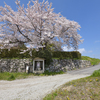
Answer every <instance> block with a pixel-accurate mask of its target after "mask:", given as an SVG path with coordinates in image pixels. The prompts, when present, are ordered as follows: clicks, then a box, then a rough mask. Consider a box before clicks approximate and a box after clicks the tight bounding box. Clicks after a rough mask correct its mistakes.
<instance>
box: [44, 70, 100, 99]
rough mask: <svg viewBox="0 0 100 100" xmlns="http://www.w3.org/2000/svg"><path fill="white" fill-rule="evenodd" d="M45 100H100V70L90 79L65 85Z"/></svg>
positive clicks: (82, 79)
mask: <svg viewBox="0 0 100 100" xmlns="http://www.w3.org/2000/svg"><path fill="white" fill-rule="evenodd" d="M43 100H100V69H99V70H97V71H94V73H93V74H92V75H91V76H89V77H86V78H81V79H78V80H73V81H70V82H68V83H66V84H64V85H63V86H61V87H59V88H58V89H57V90H56V91H54V92H52V93H51V94H48V95H47V96H46V97H45V98H44V99H43Z"/></svg>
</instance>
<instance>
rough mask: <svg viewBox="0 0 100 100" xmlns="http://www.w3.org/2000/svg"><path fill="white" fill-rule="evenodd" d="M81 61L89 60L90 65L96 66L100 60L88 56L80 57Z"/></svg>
mask: <svg viewBox="0 0 100 100" xmlns="http://www.w3.org/2000/svg"><path fill="white" fill-rule="evenodd" d="M81 59H82V60H89V61H90V62H91V65H97V64H99V63H100V59H97V58H91V57H88V56H82V57H81Z"/></svg>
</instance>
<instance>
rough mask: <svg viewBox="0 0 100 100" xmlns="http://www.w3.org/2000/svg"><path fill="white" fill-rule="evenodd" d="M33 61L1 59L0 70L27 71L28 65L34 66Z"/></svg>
mask: <svg viewBox="0 0 100 100" xmlns="http://www.w3.org/2000/svg"><path fill="white" fill-rule="evenodd" d="M31 61H32V60H31V59H0V72H25V71H26V65H29V66H32V62H31ZM31 70H32V69H31Z"/></svg>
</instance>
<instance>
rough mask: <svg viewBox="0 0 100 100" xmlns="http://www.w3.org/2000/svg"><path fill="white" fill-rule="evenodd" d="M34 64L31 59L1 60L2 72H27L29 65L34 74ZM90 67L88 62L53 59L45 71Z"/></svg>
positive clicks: (0, 68)
mask: <svg viewBox="0 0 100 100" xmlns="http://www.w3.org/2000/svg"><path fill="white" fill-rule="evenodd" d="M32 62H33V61H32V60H31V59H0V72H25V71H26V65H29V66H30V72H33V65H32ZM89 66H91V63H90V61H86V60H71V59H63V60H57V59H53V62H52V63H51V64H50V65H49V66H47V68H45V70H48V71H50V72H54V71H56V72H59V71H66V69H67V70H73V69H79V68H84V67H89Z"/></svg>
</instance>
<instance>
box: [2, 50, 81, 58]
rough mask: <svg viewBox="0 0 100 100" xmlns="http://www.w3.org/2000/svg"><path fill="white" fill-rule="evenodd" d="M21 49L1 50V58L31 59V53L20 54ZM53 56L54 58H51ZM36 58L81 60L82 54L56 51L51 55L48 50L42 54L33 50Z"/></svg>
mask: <svg viewBox="0 0 100 100" xmlns="http://www.w3.org/2000/svg"><path fill="white" fill-rule="evenodd" d="M20 51H21V50H20V49H10V51H9V50H7V49H3V50H0V52H1V53H0V58H31V57H30V55H29V51H27V52H25V53H24V54H20ZM51 56H52V57H51ZM35 57H42V58H43V57H44V58H45V59H46V58H47V59H48V57H49V58H59V59H81V53H79V52H78V51H73V52H64V51H55V52H52V53H51V54H50V52H49V51H48V50H41V51H40V52H39V51H38V52H37V51H36V50H34V49H33V51H32V58H35Z"/></svg>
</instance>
